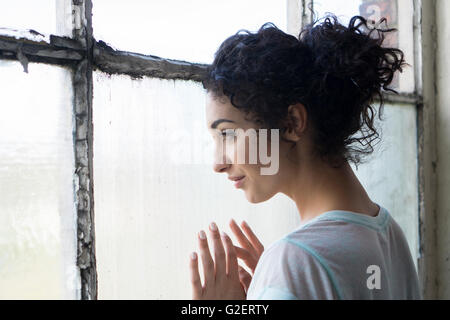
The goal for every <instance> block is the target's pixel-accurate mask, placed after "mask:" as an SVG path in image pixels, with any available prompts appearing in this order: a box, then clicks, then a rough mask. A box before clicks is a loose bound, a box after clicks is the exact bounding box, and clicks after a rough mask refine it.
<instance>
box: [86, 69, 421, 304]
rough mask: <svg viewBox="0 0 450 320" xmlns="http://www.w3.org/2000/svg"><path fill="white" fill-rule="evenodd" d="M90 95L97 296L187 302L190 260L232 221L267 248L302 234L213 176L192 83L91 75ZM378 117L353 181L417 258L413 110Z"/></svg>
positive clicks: (200, 99) (281, 202)
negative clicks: (206, 232) (377, 137)
mask: <svg viewBox="0 0 450 320" xmlns="http://www.w3.org/2000/svg"><path fill="white" fill-rule="evenodd" d="M94 90H95V95H94V106H95V107H94V126H95V136H94V150H95V154H94V175H95V178H94V183H95V196H96V201H95V213H96V214H95V216H96V220H95V226H96V244H97V246H96V253H97V266H98V269H97V271H98V281H99V298H107V299H110V298H127V299H129V298H138V299H140V298H149V299H190V294H191V293H190V284H189V273H188V262H189V260H188V259H189V258H188V255H189V253H190V252H191V251H193V250H196V248H197V247H196V246H197V243H196V233H197V232H198V231H199V230H200V229H207V227H208V224H209V222H211V221H216V222H217V223H218V225H219V227H224V228H225V231H226V232H228V233H229V234H231V232H229V231H230V230H229V228H228V221H229V219H230V218H235V219H236V221H238V222H240V221H241V220H242V219H245V220H246V221H248V222H249V223H250V225H251V226H253V227H254V230H255V232H256V233H257V234H258V235H259V236H260V237H261V239H262V242H263V243H264V244H265V245H266V247H267V246H268V245H270V244H271V243H272V242H273V241H275V240H276V239H278V238H281V237H282V236H283V235H285V234H286V233H288V232H290V231H292V230H294V229H295V228H296V227H298V226H299V222H300V221H299V215H298V213H297V209H296V207H295V204H294V202H293V201H291V200H290V199H288V198H287V197H286V196H284V195H282V194H278V195H276V196H275V197H274V198H272V199H271V200H269V201H267V202H263V203H260V204H257V205H255V204H250V203H249V202H247V200H246V198H245V195H244V194H243V191H242V190H236V189H235V188H234V187H233V185H232V183H230V181H229V180H227V179H226V175H224V174H218V173H215V172H213V170H212V154H213V149H212V147H213V146H212V143H213V141H212V138H211V136H210V134H209V133H208V131H207V128H206V120H205V94H204V91H203V88H202V87H201V85H199V84H198V83H194V82H186V81H172V80H158V79H144V80H131V79H130V78H128V77H126V76H109V75H105V74H102V73H96V74H95V76H94ZM384 119H385V120H384V121H383V122H381V123H378V125H381V126H382V134H383V140H382V142H381V143H380V144H378V145H377V146H376V151H375V154H374V156H373V157H372V158H371V159H370V161H369V162H367V163H366V164H362V165H360V166H359V168H358V170H357V175H358V176H359V177H360V178H361V180H362V183H363V184H364V186H365V187H366V188H367V190H368V192H369V195H370V196H371V197H372V199H373V200H374V201H376V202H377V203H379V204H380V205H382V206H384V207H385V208H387V209H388V210H389V211H390V212H391V213H392V215H393V216H394V217H395V218H396V220H397V221H398V222H399V223H400V225H401V226H402V228H403V230H404V231H405V234H406V237H407V240H408V243H409V245H410V247H411V250H412V251H413V256H414V258H416V256H417V255H416V247H417V238H418V235H417V178H416V175H417V174H416V173H417V162H416V151H417V150H416V143H415V134H414V133H415V130H416V124H415V109H414V107H412V106H403V105H402V106H396V105H386V109H385V111H384ZM232 238H233V239H234V237H233V236H232ZM234 240H235V239H234Z"/></svg>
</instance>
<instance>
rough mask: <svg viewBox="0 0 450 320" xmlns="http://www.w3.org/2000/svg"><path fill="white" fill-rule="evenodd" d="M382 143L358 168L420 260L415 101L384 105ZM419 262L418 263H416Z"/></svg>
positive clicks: (371, 195)
mask: <svg viewBox="0 0 450 320" xmlns="http://www.w3.org/2000/svg"><path fill="white" fill-rule="evenodd" d="M383 119H384V121H383V122H382V128H381V133H382V135H381V143H379V144H378V145H377V146H376V147H375V152H374V153H373V154H372V155H371V156H370V158H369V159H368V160H369V161H368V162H367V163H366V164H362V165H360V166H359V167H358V170H357V171H355V173H356V175H357V176H358V178H360V180H361V183H362V184H363V185H364V187H365V188H366V190H367V192H368V193H369V196H370V197H371V199H372V200H373V201H375V202H377V203H378V204H380V205H381V206H383V207H385V208H386V209H388V210H389V212H390V213H391V214H392V216H393V217H394V218H395V219H396V221H397V222H398V224H399V225H400V227H401V228H402V230H403V232H404V233H405V236H406V239H407V240H408V244H409V248H410V250H411V253H412V256H413V259H414V262H415V263H417V258H418V246H419V242H418V241H419V234H418V230H419V229H418V228H419V227H418V221H419V213H418V207H419V203H418V194H417V190H418V181H417V172H418V171H417V166H418V164H417V141H416V137H417V134H416V132H417V125H416V107H415V106H414V105H406V104H404V105H389V104H387V105H385V109H384V112H383ZM416 266H417V265H416Z"/></svg>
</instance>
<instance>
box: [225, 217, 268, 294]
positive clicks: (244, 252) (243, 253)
mask: <svg viewBox="0 0 450 320" xmlns="http://www.w3.org/2000/svg"><path fill="white" fill-rule="evenodd" d="M241 227H242V230H243V231H244V232H242V230H241V228H240V227H239V226H238V224H237V223H236V221H234V220H233V219H231V221H230V228H231V231H233V233H234V235H235V236H236V238H237V240H238V242H239V244H240V245H241V246H242V248H240V247H236V246H235V247H234V249H235V251H236V255H237V257H238V258H239V259H241V260H242V261H244V263H245V264H246V265H247V267H249V268H250V270H251V271H252V274H253V273H254V272H255V268H256V265H257V264H258V260H259V257H260V256H261V254H262V253H263V251H264V246H263V245H262V244H261V242H260V241H259V239H258V238H257V237H256V235H255V234H254V233H253V231H252V229H251V228H250V226H249V225H248V224H247V223H246V222H245V221H243V222H242V224H241ZM244 233H245V234H244ZM239 278H240V281H241V283H242V285H243V286H244V289H245V292H247V290H248V287H249V286H250V282H251V280H252V275H250V274H249V273H248V272H247V271H245V269H244V268H242V267H241V266H239Z"/></svg>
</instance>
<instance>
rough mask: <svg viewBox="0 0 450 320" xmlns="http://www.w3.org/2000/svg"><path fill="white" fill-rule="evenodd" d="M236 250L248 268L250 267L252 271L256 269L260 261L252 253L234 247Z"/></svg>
mask: <svg viewBox="0 0 450 320" xmlns="http://www.w3.org/2000/svg"><path fill="white" fill-rule="evenodd" d="M234 250H235V251H236V255H237V257H238V258H239V259H241V260H242V261H244V263H245V264H246V265H247V267H249V268H250V269H252V270H254V269H255V267H256V264H257V262H258V260H257V259H256V258H255V257H254V256H253V255H252V254H251V253H250V252H248V251H247V250H245V249H242V248H240V247H236V246H234Z"/></svg>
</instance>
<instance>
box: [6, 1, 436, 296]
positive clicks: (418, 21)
mask: <svg viewBox="0 0 450 320" xmlns="http://www.w3.org/2000/svg"><path fill="white" fill-rule="evenodd" d="M63 1H64V3H63V4H61V3H60V4H58V8H57V21H58V22H60V23H61V24H62V27H61V28H69V29H68V30H69V33H70V31H71V34H72V37H71V38H68V37H62V36H57V35H50V36H49V38H48V40H45V39H44V40H43V39H39V37H37V36H36V32H35V31H29V32H28V35H27V36H23V34H26V32H25V33H24V32H23V31H22V32H21V33H20V34H21V36H20V37H17V36H14V35H11V34H9V35H4V34H2V33H1V30H0V59H4V60H18V61H20V63H21V64H22V65H23V66H24V70H26V66H27V64H28V63H29V62H39V63H46V64H53V65H60V66H66V67H70V68H71V70H72V77H73V94H74V99H73V115H74V119H75V123H74V124H75V131H74V137H73V144H74V151H75V173H74V185H75V194H76V207H77V241H78V244H77V267H78V268H79V270H80V278H81V279H80V280H81V299H88V300H90V299H97V271H96V255H95V223H94V216H95V213H94V188H93V151H94V150H93V122H92V108H93V106H92V100H93V72H94V71H95V70H99V71H102V72H105V73H108V74H124V75H128V76H130V77H132V78H142V77H154V78H160V79H172V80H192V81H197V82H198V81H200V79H201V78H202V75H203V74H204V72H205V70H206V67H207V65H206V64H200V63H191V62H187V61H180V60H173V59H165V58H162V57H156V56H151V55H144V54H140V53H133V52H128V51H119V50H115V49H113V48H111V47H110V46H108V45H107V44H106V43H105V42H103V41H101V40H98V41H97V40H96V39H95V38H94V36H93V27H92V2H93V1H92V0H63ZM94 1H95V0H94ZM285 1H287V10H288V12H287V18H288V21H287V22H288V23H287V25H288V30H287V32H288V33H291V34H294V35H297V34H296V33H297V32H298V29H299V27H300V26H304V25H306V24H307V23H309V22H311V21H312V16H311V11H310V8H311V7H312V8H313V4H314V3H313V0H285ZM411 1H413V5H414V21H413V30H414V68H415V70H414V74H415V91H414V92H413V93H399V94H398V95H395V94H390V93H385V94H384V98H385V101H386V102H388V103H406V104H410V105H411V104H413V105H415V106H416V110H417V131H418V132H417V144H418V155H417V156H418V177H419V186H418V199H419V217H418V219H419V261H418V262H419V263H418V266H419V276H420V279H421V282H422V284H423V290H424V297H427V296H433V295H434V292H435V290H436V288H435V285H433V283H434V282H435V281H434V279H435V278H436V276H435V269H434V267H435V263H434V260H433V259H434V258H432V256H433V252H434V250H435V249H434V247H435V242H434V241H435V240H433V239H434V238H433V235H432V232H433V231H432V230H433V229H434V218H433V211H434V203H433V201H432V197H433V193H434V192H435V189H434V185H435V177H434V176H433V174H432V167H433V163H434V161H435V146H434V144H433V143H429V142H430V141H431V140H432V136H433V126H434V122H433V121H434V120H433V118H432V114H433V112H434V111H433V110H434V102H431V103H428V104H427V103H424V98H423V96H424V89H423V88H424V85H423V84H424V79H425V78H426V79H428V78H431V79H434V77H433V74H430V72H427V73H425V71H424V70H425V69H424V68H425V67H427V68H428V67H430V63H431V62H430V61H428V60H424V59H423V56H424V55H430V54H431V55H433V54H434V53H433V51H432V46H431V45H430V44H429V42H431V41H432V37H433V32H435V31H433V28H432V26H433V23H434V19H433V17H432V16H431V15H432V14H433V4H431V1H423V0H411ZM61 2H62V1H61ZM63 11H64V13H67V12H71V19H69V20H70V21H69V20H68V19H67V15H65V16H64V15H63ZM63 16H64V17H63ZM64 19H65V20H64ZM423 19H426V21H427V22H429V23H430V24H431V27H430V26H426V27H424V22H423ZM30 27H32V26H30ZM430 30H431V31H430ZM423 41H424V42H423ZM427 45H428V46H427ZM430 48H431V49H430ZM425 94H427V95H428V93H427V92H425ZM426 186H427V187H426ZM430 186H431V187H430ZM430 255H431V256H430Z"/></svg>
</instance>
